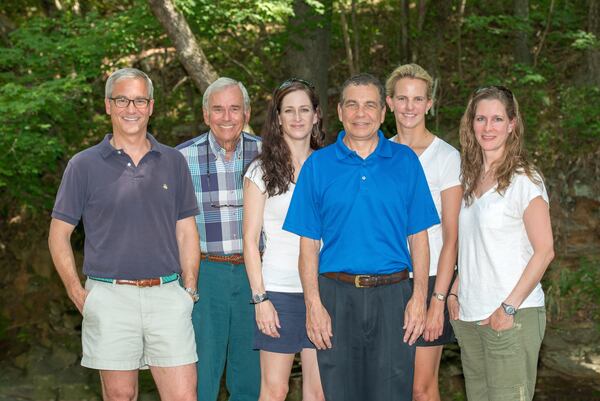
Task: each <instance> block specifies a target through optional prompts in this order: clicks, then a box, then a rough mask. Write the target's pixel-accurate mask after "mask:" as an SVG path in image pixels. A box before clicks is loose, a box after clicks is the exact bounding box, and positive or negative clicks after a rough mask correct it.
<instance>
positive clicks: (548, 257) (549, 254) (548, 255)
mask: <svg viewBox="0 0 600 401" xmlns="http://www.w3.org/2000/svg"><path fill="white" fill-rule="evenodd" d="M554 256H556V255H555V253H554V247H553V246H551V247H550V248H549V249H548V251H547V252H546V260H547V261H548V264H550V262H552V261H553V260H554Z"/></svg>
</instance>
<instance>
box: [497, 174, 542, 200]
mask: <svg viewBox="0 0 600 401" xmlns="http://www.w3.org/2000/svg"><path fill="white" fill-rule="evenodd" d="M509 191H510V192H511V193H512V194H513V195H514V196H518V197H523V196H525V197H531V196H533V195H534V194H538V195H542V196H543V197H544V198H547V196H548V194H547V191H546V186H545V185H544V180H543V178H542V175H541V174H540V173H539V172H538V171H537V170H533V171H532V173H531V176H529V175H527V173H525V171H523V170H517V171H516V172H515V173H514V174H513V176H512V178H511V180H510V185H509V186H508V189H507V192H509Z"/></svg>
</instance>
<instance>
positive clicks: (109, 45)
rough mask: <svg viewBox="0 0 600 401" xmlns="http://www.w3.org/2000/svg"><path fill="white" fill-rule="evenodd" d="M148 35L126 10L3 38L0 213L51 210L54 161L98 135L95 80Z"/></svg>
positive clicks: (25, 28)
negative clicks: (5, 43)
mask: <svg viewBox="0 0 600 401" xmlns="http://www.w3.org/2000/svg"><path fill="white" fill-rule="evenodd" d="M156 29H157V23H156V21H155V20H154V19H153V18H151V16H150V15H149V14H148V12H147V10H145V9H144V8H132V9H130V10H127V11H125V12H121V13H117V14H114V15H111V16H109V17H107V18H104V17H101V16H100V15H99V14H97V13H96V12H90V13H89V14H87V15H86V16H85V17H75V16H73V15H72V14H70V13H65V14H62V15H61V16H60V17H59V18H53V19H50V18H45V17H41V16H40V17H33V18H31V19H29V20H28V21H27V22H24V23H23V24H22V25H21V26H20V27H19V28H18V29H16V30H15V31H13V32H12V33H11V35H10V41H11V47H9V48H6V49H3V51H2V52H0V127H1V128H0V146H2V149H5V152H3V153H2V154H1V155H0V188H1V189H2V195H0V207H2V208H6V207H11V208H20V207H22V206H26V207H29V208H34V209H40V208H41V209H47V208H48V207H50V206H51V204H52V200H53V193H54V192H55V191H56V187H57V183H58V179H59V175H58V174H57V173H60V171H59V167H60V165H59V164H57V162H58V161H60V160H64V159H65V158H66V157H69V156H70V155H72V154H73V153H74V152H76V151H78V150H80V149H81V148H82V145H84V143H85V142H86V141H85V138H86V137H89V136H92V137H93V136H96V137H97V136H98V133H97V132H96V129H98V128H101V129H102V131H100V132H101V134H103V133H104V132H106V124H105V123H103V124H100V125H99V126H98V124H97V121H96V119H95V118H93V117H92V116H93V115H94V114H97V113H102V107H103V105H102V100H101V99H102V98H103V93H102V82H101V81H102V76H103V74H104V73H105V72H106V71H108V70H110V69H114V68H115V66H116V65H119V64H120V63H122V62H120V61H119V59H120V58H121V57H124V56H127V55H129V54H131V53H132V52H133V53H135V52H139V51H140V50H141V49H142V48H143V47H144V45H145V44H146V43H147V42H148V41H149V40H150V38H151V37H152V36H153V32H156ZM99 38H102V40H99ZM11 199H19V201H20V202H18V203H15V202H11Z"/></svg>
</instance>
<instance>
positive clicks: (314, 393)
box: [302, 389, 325, 401]
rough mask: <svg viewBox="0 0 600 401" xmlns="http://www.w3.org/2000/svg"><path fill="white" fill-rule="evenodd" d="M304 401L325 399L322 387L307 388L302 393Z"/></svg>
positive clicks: (322, 400) (323, 400)
mask: <svg viewBox="0 0 600 401" xmlns="http://www.w3.org/2000/svg"><path fill="white" fill-rule="evenodd" d="M302 400H303V401H325V394H323V390H322V389H306V390H304V393H303V394H302Z"/></svg>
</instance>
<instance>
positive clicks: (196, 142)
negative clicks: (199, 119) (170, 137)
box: [175, 132, 208, 155]
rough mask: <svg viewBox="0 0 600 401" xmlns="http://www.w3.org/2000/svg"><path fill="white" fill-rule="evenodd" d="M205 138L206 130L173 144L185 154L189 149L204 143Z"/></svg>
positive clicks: (206, 136)
mask: <svg viewBox="0 0 600 401" xmlns="http://www.w3.org/2000/svg"><path fill="white" fill-rule="evenodd" d="M207 139H208V132H205V133H204V134H202V135H198V136H197V137H195V138H192V139H190V140H189V141H185V142H183V143H180V144H179V145H177V146H175V149H176V150H178V151H180V152H181V153H183V154H184V155H185V154H186V153H189V151H190V150H191V149H194V148H195V147H197V146H200V145H203V144H204V143H206V140H207Z"/></svg>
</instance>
